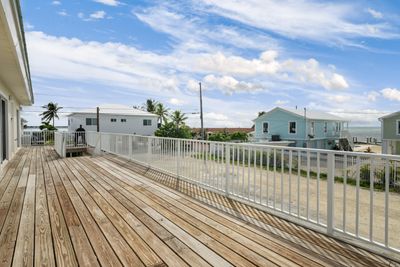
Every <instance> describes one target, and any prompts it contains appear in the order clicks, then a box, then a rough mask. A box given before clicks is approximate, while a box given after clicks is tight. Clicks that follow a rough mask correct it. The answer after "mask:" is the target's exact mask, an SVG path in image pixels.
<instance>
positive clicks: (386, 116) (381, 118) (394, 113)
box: [378, 111, 400, 121]
mask: <svg viewBox="0 0 400 267" xmlns="http://www.w3.org/2000/svg"><path fill="white" fill-rule="evenodd" d="M397 115H400V111H397V112H393V113H390V114H387V115H385V116H382V117H380V118H378V120H380V121H381V120H383V119H387V118H391V117H394V116H397Z"/></svg>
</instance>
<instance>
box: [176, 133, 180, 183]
mask: <svg viewBox="0 0 400 267" xmlns="http://www.w3.org/2000/svg"><path fill="white" fill-rule="evenodd" d="M176 142H178V145H177V146H176V149H177V153H176V178H177V179H179V176H180V172H179V169H180V161H181V140H179V139H177V140H176Z"/></svg>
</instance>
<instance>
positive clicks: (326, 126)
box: [324, 122, 328, 133]
mask: <svg viewBox="0 0 400 267" xmlns="http://www.w3.org/2000/svg"><path fill="white" fill-rule="evenodd" d="M327 132H328V123H327V122H325V123H324V133H327Z"/></svg>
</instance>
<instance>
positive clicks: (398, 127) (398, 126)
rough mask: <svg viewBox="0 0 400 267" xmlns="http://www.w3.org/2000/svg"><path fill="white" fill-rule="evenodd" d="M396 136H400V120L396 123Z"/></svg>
mask: <svg viewBox="0 0 400 267" xmlns="http://www.w3.org/2000/svg"><path fill="white" fill-rule="evenodd" d="M396 134H397V135H400V120H397V121H396Z"/></svg>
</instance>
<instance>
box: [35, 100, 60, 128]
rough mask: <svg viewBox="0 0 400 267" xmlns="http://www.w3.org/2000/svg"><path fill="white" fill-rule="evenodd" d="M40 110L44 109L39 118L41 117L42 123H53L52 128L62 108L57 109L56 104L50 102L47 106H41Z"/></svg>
mask: <svg viewBox="0 0 400 267" xmlns="http://www.w3.org/2000/svg"><path fill="white" fill-rule="evenodd" d="M42 108H45V109H46V111H44V112H43V113H42V114H40V116H42V121H44V122H47V123H50V122H51V121H53V127H54V119H55V118H57V119H59V117H58V111H59V110H60V109H62V107H59V106H58V104H57V103H53V102H50V103H48V104H47V105H44V106H42Z"/></svg>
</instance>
